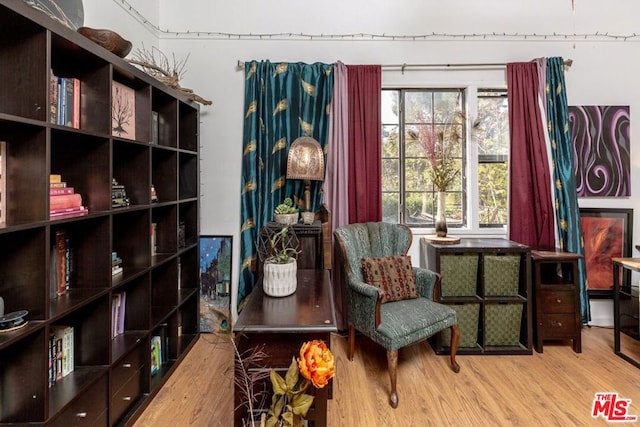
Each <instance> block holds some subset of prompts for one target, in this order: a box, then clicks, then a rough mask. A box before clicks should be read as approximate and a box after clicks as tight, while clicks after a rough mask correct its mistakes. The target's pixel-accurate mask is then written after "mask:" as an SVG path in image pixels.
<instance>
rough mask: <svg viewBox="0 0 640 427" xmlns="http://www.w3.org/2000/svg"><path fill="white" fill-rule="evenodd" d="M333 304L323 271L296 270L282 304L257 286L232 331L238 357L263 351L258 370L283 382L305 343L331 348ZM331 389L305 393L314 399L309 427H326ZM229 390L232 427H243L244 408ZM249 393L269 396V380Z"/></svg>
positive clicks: (326, 275)
mask: <svg viewBox="0 0 640 427" xmlns="http://www.w3.org/2000/svg"><path fill="white" fill-rule="evenodd" d="M333 301H334V300H333V291H332V288H331V281H330V279H329V271H328V270H303V269H300V270H298V287H297V289H296V292H295V293H294V294H293V295H290V296H287V297H282V298H274V297H269V296H267V295H265V294H264V292H263V291H262V280H260V281H259V282H258V284H257V287H256V288H255V289H254V291H253V292H252V293H251V295H250V297H249V301H248V302H247V305H246V306H245V308H244V309H243V310H242V312H241V313H240V315H239V316H238V320H237V322H236V323H235V325H234V327H233V332H234V334H235V336H236V343H237V346H238V350H239V352H240V354H243V353H244V352H246V351H247V350H250V349H262V350H263V351H264V352H265V353H266V354H267V355H268V357H267V359H266V360H265V361H264V362H265V363H264V368H263V369H267V370H270V369H275V370H276V371H278V372H279V373H280V374H281V375H282V376H284V374H285V372H286V371H287V369H288V368H289V365H290V364H291V359H292V358H293V357H298V356H299V352H300V347H301V346H302V344H303V343H304V342H306V341H309V340H314V339H319V340H323V341H324V342H325V343H326V344H327V346H330V345H331V333H332V332H337V326H336V315H335V308H334V303H333ZM237 363H238V361H237V360H236V364H237ZM254 369H259V368H254ZM332 381H335V379H334V380H332ZM330 386H331V383H329V387H325V388H322V389H314V388H313V387H310V388H309V389H307V393H309V394H315V399H314V402H313V405H312V407H311V408H310V409H309V412H308V414H307V417H306V419H307V420H308V421H309V426H314V427H325V426H326V425H327V399H328V398H329V396H330V392H331V388H330ZM234 387H235V388H236V389H235V390H234V396H235V397H234V408H235V410H234V425H235V426H242V420H243V419H245V418H246V417H247V407H246V406H245V405H242V403H243V402H242V394H241V393H239V391H238V390H237V386H236V385H234ZM254 387H255V389H256V390H257V391H259V390H267V391H271V383H270V381H269V379H268V378H267V379H266V380H265V381H264V382H263V383H262V384H254ZM265 402H266V403H265V405H264V406H265V407H264V408H263V410H267V409H268V408H269V405H270V404H271V397H270V396H268V397H267V398H266V399H265Z"/></svg>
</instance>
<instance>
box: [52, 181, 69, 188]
mask: <svg viewBox="0 0 640 427" xmlns="http://www.w3.org/2000/svg"><path fill="white" fill-rule="evenodd" d="M66 187H67V183H66V182H64V181H63V182H51V183H49V188H50V189H51V188H66Z"/></svg>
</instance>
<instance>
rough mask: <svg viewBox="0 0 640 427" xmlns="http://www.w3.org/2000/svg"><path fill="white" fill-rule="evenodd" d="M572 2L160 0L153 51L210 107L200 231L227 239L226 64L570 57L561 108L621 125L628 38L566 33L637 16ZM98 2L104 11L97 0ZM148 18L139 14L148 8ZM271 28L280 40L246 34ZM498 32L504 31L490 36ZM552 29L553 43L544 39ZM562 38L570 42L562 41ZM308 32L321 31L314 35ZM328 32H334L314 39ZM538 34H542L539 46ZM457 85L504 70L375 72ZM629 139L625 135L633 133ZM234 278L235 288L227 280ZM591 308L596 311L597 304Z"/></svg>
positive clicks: (234, 228)
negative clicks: (176, 62)
mask: <svg viewBox="0 0 640 427" xmlns="http://www.w3.org/2000/svg"><path fill="white" fill-rule="evenodd" d="M85 3H91V7H89V5H88V4H85V9H86V10H87V16H89V9H91V8H93V7H94V6H97V5H98V4H101V3H100V2H98V1H97V0H94V1H91V2H89V1H88V0H85ZM116 3H118V0H114V1H113V3H109V6H110V7H109V9H112V10H114V9H117V8H116V7H114V6H113V5H114V4H116ZM136 3H137V4H138V5H139V6H140V7H142V6H143V5H145V6H146V5H148V4H149V1H143V0H138V1H137V2H136ZM575 3H576V10H575V12H573V11H572V9H571V0H562V1H560V0H539V1H536V2H531V1H527V0H485V1H483V2H477V1H476V2H473V1H463V0H450V1H447V2H442V1H433V0H432V1H416V0H413V1H410V0H399V1H395V2H390V1H383V0H374V1H371V0H350V1H348V2H347V1H336V0H329V1H327V2H324V3H323V4H322V6H321V7H320V6H319V5H314V6H313V7H312V6H311V5H310V4H309V3H308V2H293V1H287V0H272V1H269V2H264V1H261V0H244V1H243V2H214V1H210V0H207V1H205V0H191V1H189V2H176V1H172V0H160V1H159V3H158V4H159V26H160V29H161V30H162V31H161V32H160V33H159V37H160V41H159V44H160V47H161V49H162V50H163V51H164V52H165V53H167V54H171V53H174V54H175V55H176V57H177V58H184V57H186V56H187V55H189V60H188V63H187V66H186V70H187V73H186V74H185V75H184V77H183V80H182V82H181V84H182V85H183V86H185V87H190V88H193V89H194V90H195V91H196V92H197V93H199V94H200V95H202V96H203V97H205V98H209V99H212V100H213V105H212V106H209V107H202V109H201V113H202V115H201V138H200V141H201V145H202V151H201V152H202V164H201V165H202V166H201V169H202V174H201V180H202V195H203V198H202V210H201V214H202V227H201V232H202V233H203V234H220V235H226V234H231V235H233V236H234V242H238V236H239V223H240V215H239V210H240V196H239V192H240V170H241V165H240V160H241V150H242V117H243V97H244V78H243V77H244V76H243V73H242V72H241V71H237V68H236V64H237V61H238V60H240V61H248V60H252V59H257V60H261V59H269V60H271V61H304V62H316V61H320V62H327V63H331V62H335V61H337V60H341V61H342V62H344V63H346V64H402V63H412V64H421V63H487V62H489V63H494V62H499V63H503V62H513V61H527V60H530V59H533V58H536V57H549V56H562V57H564V58H565V59H567V58H571V59H573V60H574V63H573V66H572V67H571V69H570V71H568V72H567V74H566V82H567V92H568V94H567V96H568V100H569V104H570V105H629V106H630V111H631V116H632V120H631V123H634V117H633V116H634V113H635V112H636V111H640V83H638V77H637V76H638V69H639V68H640V55H638V53H639V48H638V46H640V45H639V44H638V41H640V38H634V37H631V38H630V39H628V40H627V41H623V39H622V38H619V39H617V40H616V39H613V38H611V37H601V36H587V37H572V36H571V35H573V34H585V33H589V34H596V33H598V34H605V33H606V34H608V35H610V36H614V35H621V36H627V35H632V34H633V33H634V32H638V33H640V31H638V28H637V20H636V19H632V17H637V16H640V2H637V1H636V0H619V1H616V2H602V1H601V0H580V1H576V2H575ZM94 4H95V5H94ZM101 7H102V6H101ZM104 7H105V8H107V6H106V5H105V6H104ZM153 12H154V9H153V8H151V12H150V13H153ZM117 15H118V16H117V17H114V18H115V19H114V21H112V22H113V24H114V25H116V24H117V22H115V21H118V20H120V19H121V18H120V15H121V11H117ZM94 16H95V15H94ZM137 32H140V31H137ZM187 32H188V34H187ZM218 32H220V33H229V34H244V35H249V34H252V35H254V36H253V37H245V36H242V37H240V38H238V37H237V36H236V37H234V36H233V35H229V36H226V35H215V34H209V33H218ZM142 33H144V31H142ZM273 33H285V35H284V36H281V37H269V36H263V37H262V38H260V37H258V36H257V35H259V34H273ZM288 33H294V34H295V33H304V34H314V35H316V37H315V38H314V39H313V40H308V39H305V40H296V39H294V38H292V37H290V36H288ZM360 33H365V34H375V35H383V34H384V35H385V36H394V35H395V36H416V35H417V36H420V35H425V34H426V35H430V34H432V33H446V34H447V35H445V36H438V37H429V38H428V40H420V37H418V40H416V41H413V40H411V39H409V40H406V39H405V40H400V39H401V38H402V37H398V38H397V39H396V40H395V41H394V40H388V41H383V40H381V39H380V38H379V37H359V36H356V37H353V38H351V37H339V35H346V34H360ZM494 33H495V35H494ZM503 33H504V34H507V35H506V36H502V34H503ZM515 33H517V35H516V34H515ZM554 33H556V34H557V36H553V34H554ZM474 34H476V35H480V34H482V35H483V36H473V35H474ZM534 34H535V36H534ZM564 34H568V35H570V36H569V37H567V38H565V37H564V36H563V35H564ZM140 35H142V34H140ZM318 35H323V37H324V39H323V37H320V38H319V37H317V36H318ZM329 35H333V36H336V37H334V39H332V40H326V39H327V36H329ZM455 35H459V37H455ZM525 35H526V38H525ZM544 35H547V36H546V39H545V36H544ZM457 84H482V85H498V86H500V85H501V86H504V85H505V75H504V71H503V70H493V71H486V70H485V71H480V70H464V71H452V70H447V71H406V72H405V73H401V72H399V71H384V72H383V85H384V86H386V87H389V86H404V87H411V86H422V87H424V86H430V85H433V86H447V85H457ZM636 120H638V119H636ZM631 132H632V138H633V128H632V130H631ZM632 141H633V139H632ZM632 145H633V146H632V155H633V154H634V153H635V150H636V148H635V145H636V144H634V143H633V142H632ZM639 169H640V156H638V155H636V156H635V158H634V159H633V164H632V171H631V173H632V176H633V177H635V176H637V174H638V173H639V172H640V170H639ZM639 182H640V181H638V180H634V181H633V182H632V194H633V196H632V197H631V198H625V199H581V200H580V205H581V206H583V207H603V206H606V207H620V208H635V209H636V210H637V209H639V208H640V206H638V204H639V203H638V202H639V200H640V196H639V195H638V192H639V191H640V188H639V185H640V184H639ZM636 217H637V215H636ZM634 230H635V231H634V239H633V241H634V242H640V238H639V237H640V223H638V220H637V219H636V220H635V224H634ZM461 234H463V233H461ZM417 242H418V239H417V238H416V239H415V244H414V246H413V247H412V250H411V254H412V255H413V259H414V263H417V260H419V250H418V244H417ZM634 255H636V256H637V255H638V254H637V253H634ZM233 259H234V264H235V266H236V267H234V272H237V271H238V269H237V265H238V262H239V244H235V246H234V254H233ZM235 276H236V277H235V280H236V282H237V274H236V275H235ZM596 305H597V306H598V307H601V306H602V304H600V303H597V304H596ZM233 306H234V307H235V302H234V303H233ZM597 310H600V311H601V312H598V313H592V314H593V317H594V319H595V318H605V319H606V318H607V317H608V318H610V313H611V309H610V306H606V304H605V307H604V308H597ZM605 323H606V321H605Z"/></svg>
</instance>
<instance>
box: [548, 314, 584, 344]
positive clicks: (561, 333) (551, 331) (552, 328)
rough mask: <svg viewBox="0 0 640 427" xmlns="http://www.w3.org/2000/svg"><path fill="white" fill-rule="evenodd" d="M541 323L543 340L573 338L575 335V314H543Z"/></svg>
mask: <svg viewBox="0 0 640 427" xmlns="http://www.w3.org/2000/svg"><path fill="white" fill-rule="evenodd" d="M542 322H543V328H544V329H543V330H544V338H573V337H574V336H575V335H576V318H575V314H545V315H543V316H542Z"/></svg>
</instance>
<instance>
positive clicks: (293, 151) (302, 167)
mask: <svg viewBox="0 0 640 427" xmlns="http://www.w3.org/2000/svg"><path fill="white" fill-rule="evenodd" d="M287 179H302V180H303V181H304V208H305V210H306V211H307V212H309V211H311V190H310V185H311V180H314V181H322V180H323V179H324V152H323V151H322V147H321V146H320V144H319V143H318V141H316V140H315V139H313V138H311V137H309V136H301V137H299V138H296V140H295V141H293V143H292V144H291V148H289V157H288V159H287ZM303 216H304V215H303ZM305 222H306V221H305Z"/></svg>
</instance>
